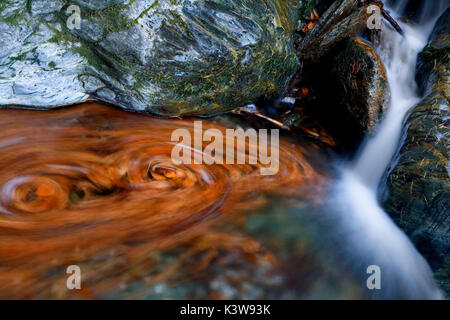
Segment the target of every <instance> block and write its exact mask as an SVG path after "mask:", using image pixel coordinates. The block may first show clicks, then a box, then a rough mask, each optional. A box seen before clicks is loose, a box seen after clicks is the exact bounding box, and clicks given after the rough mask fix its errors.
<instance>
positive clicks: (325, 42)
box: [295, 0, 369, 60]
mask: <svg viewBox="0 0 450 320" xmlns="http://www.w3.org/2000/svg"><path fill="white" fill-rule="evenodd" d="M366 7H367V5H361V4H360V2H359V1H354V0H337V1H335V2H334V3H333V4H332V5H331V6H330V7H329V8H328V10H327V11H326V12H325V13H324V14H323V16H322V17H321V18H320V20H319V22H318V23H317V25H316V26H315V27H314V28H313V29H312V30H310V31H308V32H307V33H306V35H305V36H304V37H300V38H299V39H296V43H295V46H296V52H297V55H298V56H299V57H300V58H304V59H311V60H318V59H319V58H321V57H323V56H324V55H325V54H327V53H328V52H329V51H330V50H331V49H332V48H334V47H335V46H336V45H337V44H339V43H340V42H341V41H343V40H345V39H346V38H348V37H351V36H354V35H355V34H357V33H358V32H360V31H363V30H364V29H365V28H366V21H367V18H368V16H369V15H368V14H367V10H366Z"/></svg>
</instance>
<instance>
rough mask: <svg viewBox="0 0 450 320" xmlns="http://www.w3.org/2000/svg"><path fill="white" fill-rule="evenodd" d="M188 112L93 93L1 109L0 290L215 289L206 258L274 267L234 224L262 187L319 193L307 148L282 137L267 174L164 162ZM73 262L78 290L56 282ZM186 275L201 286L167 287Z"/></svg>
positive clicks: (299, 194) (278, 192)
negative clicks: (126, 107)
mask: <svg viewBox="0 0 450 320" xmlns="http://www.w3.org/2000/svg"><path fill="white" fill-rule="evenodd" d="M193 121H194V119H185V120H164V119H156V118H152V117H148V116H143V115H137V114H131V113H126V112H123V111H120V110H118V109H115V108H112V107H107V106H102V105H98V104H84V105H79V106H76V107H71V108H68V109H63V110H55V111H25V110H0V298H103V297H122V298H123V297H125V298H129V297H131V298H141V297H150V298H151V297H156V298H165V297H167V298H177V297H178V298H189V297H195V298H221V297H226V295H224V294H223V292H222V291H220V290H214V286H213V285H211V281H213V280H214V279H212V278H208V273H210V272H211V273H213V272H212V271H208V270H213V269H211V268H219V269H220V268H221V267H220V266H221V264H228V265H229V264H230V263H231V264H233V263H234V264H242V266H241V267H239V268H240V269H239V268H238V269H239V270H241V271H242V270H243V269H248V270H247V271H248V272H247V273H246V274H247V275H246V277H252V273H253V272H255V270H260V269H261V267H263V269H264V268H265V269H264V270H268V272H269V273H270V274H272V275H273V274H274V272H275V271H273V270H275V269H276V268H278V269H277V270H278V271H276V272H275V273H280V272H281V273H283V272H284V271H280V268H279V267H277V266H279V264H280V261H281V260H280V259H281V258H280V257H279V256H278V255H279V253H278V252H276V251H274V250H271V249H270V248H269V247H267V246H265V245H264V244H262V243H261V241H259V240H258V238H257V237H255V236H253V235H252V234H251V233H249V232H246V231H245V225H246V223H247V222H248V219H249V217H250V216H251V215H250V212H253V211H255V210H257V209H259V208H264V207H265V206H266V205H267V204H268V202H269V201H270V200H269V197H268V196H282V197H292V198H296V199H300V198H301V199H305V198H308V199H314V198H315V197H318V196H319V195H318V194H317V191H312V190H313V189H311V188H310V186H312V185H314V186H318V185H320V184H321V183H322V181H323V178H322V177H321V176H320V175H319V174H318V173H316V172H315V170H314V169H313V168H312V166H311V165H310V164H309V163H308V161H307V159H306V157H305V155H308V152H307V151H306V150H305V149H304V148H302V147H301V146H300V145H297V144H293V143H292V142H290V141H286V140H284V139H283V138H282V139H281V141H280V170H279V172H278V174H277V175H274V176H262V175H261V174H260V170H259V165H227V164H224V165H194V164H193V165H180V166H175V165H174V164H173V163H172V161H171V158H170V155H171V151H172V148H173V146H174V145H173V143H171V140H170V139H171V134H172V132H173V130H175V129H178V128H187V129H188V130H190V131H191V132H192V131H193ZM203 128H204V130H206V129H208V128H217V129H219V130H221V131H222V132H225V128H224V127H222V126H221V125H220V124H218V123H214V122H211V121H207V120H203ZM247 150H248V149H247ZM308 186H309V187H308ZM295 250H297V251H298V252H297V253H298V255H297V256H298V257H301V256H302V252H301V250H300V249H295ZM295 250H294V251H295ZM293 255H294V256H295V255H296V254H295V253H294V254H293ZM298 259H301V258H298ZM72 264H75V265H79V266H80V267H81V271H82V289H81V290H74V291H69V290H67V288H66V279H67V277H68V275H67V274H66V272H65V271H66V268H67V266H69V265H72ZM274 268H275V269H274ZM281 269H283V268H281ZM284 269H286V268H284ZM271 270H272V271H271ZM219 273H220V272H219ZM254 277H255V278H256V277H258V276H257V275H254ZM200 278H202V279H203V280H200ZM205 278H206V280H205ZM269 278H270V277H268V276H266V275H264V281H266V282H267V283H270V281H268V279H269ZM216 280H217V279H216ZM187 283H190V284H192V285H193V286H197V284H199V283H203V284H204V283H208V284H209V285H208V286H206V287H202V288H203V289H201V290H200V289H198V290H197V291H196V290H190V291H189V290H187V291H186V290H185V291H183V292H182V293H180V294H178V293H177V292H175V293H174V292H173V291H170V290H169V289H167V288H177V286H178V288H179V286H180V285H181V286H182V285H183V284H187ZM198 286H199V287H201V286H200V285H198ZM280 286H283V285H282V284H281V285H280ZM165 288H166V289H165ZM199 290H200V291H199ZM161 291H162V292H163V293H162V294H161V295H156V296H155V294H158V292H159V293H161ZM166 291H167V292H169V293H167V295H165V293H164V292H166ZM263 296H264V294H263ZM256 297H258V296H256Z"/></svg>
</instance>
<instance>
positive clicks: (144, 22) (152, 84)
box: [0, 0, 310, 116]
mask: <svg viewBox="0 0 450 320" xmlns="http://www.w3.org/2000/svg"><path fill="white" fill-rule="evenodd" d="M309 2H310V1H309V0H283V1H278V0H263V1H261V0H230V1H206V0H198V1H190V0H180V1H169V0H159V1H157V0H136V1H129V0H102V1H91V0H71V1H69V0H65V1H62V0H51V1H45V5H44V4H43V3H44V1H41V0H31V1H19V0H14V1H13V0H6V1H2V3H1V4H0V34H2V37H1V39H0V42H1V44H4V45H1V46H0V106H26V107H38V108H45V109H47V108H52V107H55V106H61V105H67V104H73V103H77V102H81V101H85V100H87V99H90V98H94V99H97V100H99V101H107V102H109V103H112V104H114V105H116V106H119V107H122V108H123V109H127V110H133V111H140V112H148V113H154V114H158V115H162V116H178V115H192V114H201V115H208V114H214V113H219V112H223V111H228V110H231V109H233V108H236V107H241V106H243V105H246V104H248V103H251V102H253V101H254V100H256V99H258V98H260V97H263V96H276V95H278V94H281V93H283V92H284V91H285V90H286V88H287V84H288V82H289V80H290V78H291V77H292V75H293V74H294V73H295V71H296V70H297V67H298V58H297V57H296V55H295V52H294V48H293V33H294V31H295V30H296V28H297V26H298V13H299V12H298V10H299V8H300V6H304V5H305V4H307V3H309ZM70 5H78V6H80V11H81V29H76V28H75V29H73V30H69V29H68V28H67V19H68V18H69V16H70V13H67V12H66V10H67V8H68V7H69V6H70ZM86 77H90V78H96V79H97V80H98V82H101V83H103V84H104V87H103V88H102V89H101V90H93V89H92V85H91V84H88V85H87V86H86V82H85V81H83V80H82V79H86ZM90 82H92V81H90Z"/></svg>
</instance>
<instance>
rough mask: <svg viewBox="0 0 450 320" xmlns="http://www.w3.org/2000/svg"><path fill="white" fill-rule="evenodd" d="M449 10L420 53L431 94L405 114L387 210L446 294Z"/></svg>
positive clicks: (449, 258) (449, 269)
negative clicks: (409, 112) (420, 254)
mask: <svg viewBox="0 0 450 320" xmlns="http://www.w3.org/2000/svg"><path fill="white" fill-rule="evenodd" d="M449 14H450V9H448V10H447V11H446V12H445V13H444V15H443V16H442V17H441V18H440V19H439V20H438V22H437V24H436V27H435V28H434V31H433V33H432V35H431V38H430V41H429V43H428V45H427V46H426V47H425V49H424V50H423V51H422V52H421V53H420V54H419V58H418V63H417V76H416V78H417V80H418V83H419V86H420V88H421V90H422V92H424V93H425V94H426V96H425V98H424V99H423V100H422V101H421V102H420V103H419V104H418V105H417V106H416V107H414V109H413V110H412V112H411V114H410V115H409V116H408V118H407V120H406V123H405V125H404V129H405V137H404V141H403V142H402V145H401V148H400V150H399V152H398V154H397V156H396V158H395V161H394V164H393V166H392V167H393V169H392V170H391V171H390V173H389V175H388V177H387V190H386V192H385V200H384V206H385V208H386V210H387V211H388V212H389V213H390V214H391V216H392V217H393V219H394V220H395V221H396V222H397V223H398V224H399V225H400V227H402V228H403V230H405V232H406V233H407V234H408V235H409V236H410V237H411V239H412V241H413V242H414V243H415V245H416V246H417V248H418V249H419V251H421V253H422V254H423V255H424V256H425V257H426V258H427V260H428V261H429V263H430V265H431V267H432V269H433V270H434V272H435V277H436V279H437V280H438V282H439V283H440V284H441V286H442V288H443V289H444V290H445V291H446V292H447V294H450V254H449V253H450V164H449V159H450V149H449V147H450V146H449V143H448V141H449V139H450V128H449V119H450V109H449V102H450V63H449V54H450V47H449V42H448V41H447V40H448V34H449V32H450V28H449V26H450V25H449ZM444 30H445V31H444ZM443 31H444V32H443ZM445 38H447V39H445Z"/></svg>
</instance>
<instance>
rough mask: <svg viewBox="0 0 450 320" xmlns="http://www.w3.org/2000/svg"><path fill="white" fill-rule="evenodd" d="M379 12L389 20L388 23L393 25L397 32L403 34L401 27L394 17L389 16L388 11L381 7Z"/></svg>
mask: <svg viewBox="0 0 450 320" xmlns="http://www.w3.org/2000/svg"><path fill="white" fill-rule="evenodd" d="M381 14H382V15H383V17H384V18H385V19H386V20H387V21H389V23H390V24H391V25H392V26H393V27H394V29H395V30H397V32H398V33H400V34H401V35H402V36H404V35H405V34H404V32H403V30H402V28H400V26H399V25H398V23H397V21H395V20H394V18H392V17H391V15H390V14H389V11H387V10H384V9H383V8H381Z"/></svg>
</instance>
